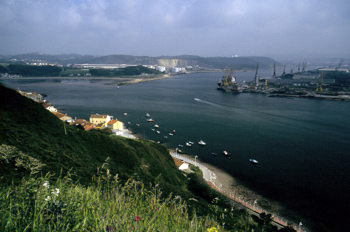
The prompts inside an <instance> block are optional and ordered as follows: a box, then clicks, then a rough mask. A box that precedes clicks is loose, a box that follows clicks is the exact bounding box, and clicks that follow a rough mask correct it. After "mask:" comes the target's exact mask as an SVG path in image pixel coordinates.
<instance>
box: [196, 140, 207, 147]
mask: <svg viewBox="0 0 350 232" xmlns="http://www.w3.org/2000/svg"><path fill="white" fill-rule="evenodd" d="M198 144H199V145H202V146H205V145H207V144H206V143H205V142H204V141H203V140H201V141H199V142H198Z"/></svg>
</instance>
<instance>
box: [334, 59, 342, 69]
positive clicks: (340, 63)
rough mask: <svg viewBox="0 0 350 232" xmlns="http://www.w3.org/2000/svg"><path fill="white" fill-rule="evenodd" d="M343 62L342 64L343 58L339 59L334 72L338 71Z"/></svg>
mask: <svg viewBox="0 0 350 232" xmlns="http://www.w3.org/2000/svg"><path fill="white" fill-rule="evenodd" d="M343 62H344V59H343V58H341V59H340V61H339V63H338V66H337V67H335V71H338V69H339V68H340V66H341V65H342V64H343Z"/></svg>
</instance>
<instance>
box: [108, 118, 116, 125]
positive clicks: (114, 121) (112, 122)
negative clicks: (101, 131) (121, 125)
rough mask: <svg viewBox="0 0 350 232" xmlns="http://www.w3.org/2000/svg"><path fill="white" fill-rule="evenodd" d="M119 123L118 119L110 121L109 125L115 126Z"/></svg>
mask: <svg viewBox="0 0 350 232" xmlns="http://www.w3.org/2000/svg"><path fill="white" fill-rule="evenodd" d="M116 122H118V120H117V119H113V120H110V121H109V122H108V123H107V124H108V125H113V124H114V123H116Z"/></svg>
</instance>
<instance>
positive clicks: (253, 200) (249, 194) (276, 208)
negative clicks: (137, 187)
mask: <svg viewBox="0 0 350 232" xmlns="http://www.w3.org/2000/svg"><path fill="white" fill-rule="evenodd" d="M168 149H169V151H174V149H171V148H168ZM178 155H180V156H183V157H185V158H187V159H190V160H193V156H191V155H188V154H178ZM173 158H175V157H173ZM196 163H198V164H199V165H202V166H204V167H206V168H207V169H208V170H209V171H210V172H212V173H213V174H215V175H214V176H215V178H212V179H213V180H212V181H206V182H207V184H208V185H209V186H210V187H211V188H212V189H214V190H216V191H218V192H220V193H221V194H223V195H225V196H226V197H227V198H228V199H229V200H230V201H231V204H232V206H234V207H237V208H239V209H240V208H245V209H247V211H248V212H249V213H250V214H255V215H258V214H259V213H261V212H266V213H270V214H271V215H272V216H273V218H274V221H275V223H276V225H280V226H288V225H290V226H292V227H293V228H294V229H295V230H297V229H296V228H297V227H298V223H299V222H297V221H296V219H297V218H298V215H296V213H294V212H292V211H291V210H289V209H287V208H286V207H285V206H283V204H282V203H279V202H276V201H274V200H272V199H269V198H266V197H264V196H262V195H260V194H258V193H257V192H255V191H253V190H251V189H249V188H248V187H246V186H244V184H242V183H240V182H239V181H238V180H237V179H236V178H235V177H233V176H231V175H230V174H228V173H227V172H225V171H224V170H222V169H220V168H218V167H216V166H214V165H212V164H209V163H205V162H203V161H201V160H199V159H197V160H196ZM203 175H204V173H203ZM303 221H304V222H305V223H304V222H303V224H304V225H303V230H302V231H310V229H309V228H308V226H307V225H308V224H309V222H308V221H307V220H303ZM305 224H307V225H305Z"/></svg>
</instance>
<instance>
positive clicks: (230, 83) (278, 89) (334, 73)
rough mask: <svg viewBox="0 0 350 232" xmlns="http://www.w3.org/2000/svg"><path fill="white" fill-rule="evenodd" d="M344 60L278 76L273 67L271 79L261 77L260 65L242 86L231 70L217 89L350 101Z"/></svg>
mask: <svg viewBox="0 0 350 232" xmlns="http://www.w3.org/2000/svg"><path fill="white" fill-rule="evenodd" d="M343 62H344V59H340V61H339V63H338V65H337V66H336V67H334V68H317V69H312V70H306V64H305V63H303V64H302V68H300V66H301V65H300V64H299V66H298V71H297V72H294V71H293V69H294V67H292V68H291V70H290V72H288V73H287V72H286V66H285V65H284V67H283V73H282V74H281V75H279V76H278V75H276V65H275V64H274V69H273V73H272V74H271V77H260V76H259V64H257V67H256V71H255V76H254V79H253V80H252V81H243V82H242V83H239V82H238V80H237V78H236V77H235V76H234V69H232V68H228V69H226V70H225V74H224V75H223V76H222V79H221V82H219V83H217V89H218V90H221V91H224V92H230V93H234V94H237V93H260V94H267V95H268V97H281V98H312V99H327V100H338V101H350V72H349V69H346V68H341V66H342V64H343Z"/></svg>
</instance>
